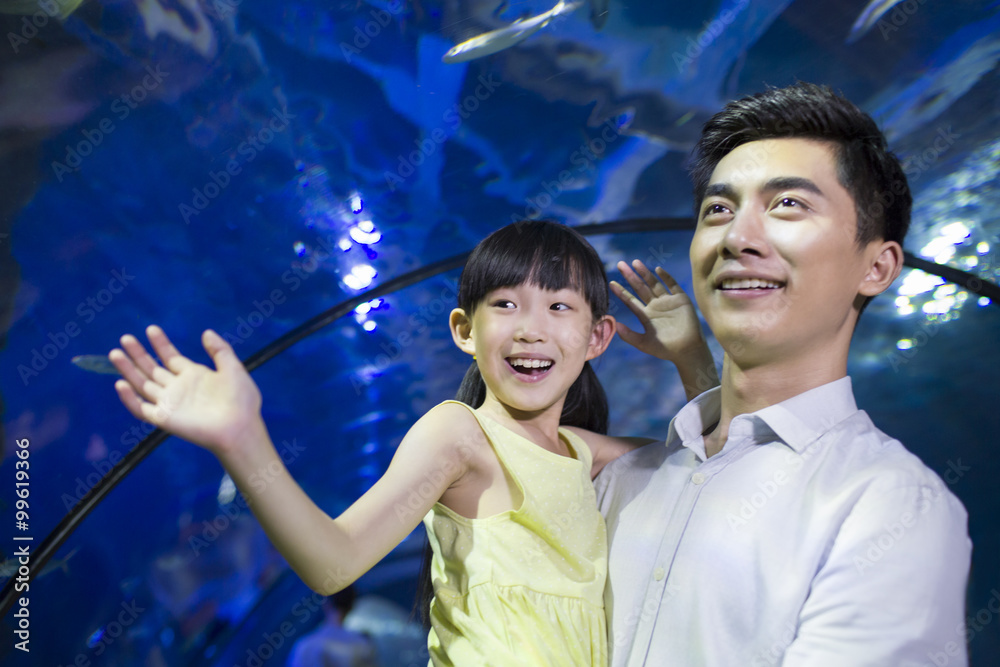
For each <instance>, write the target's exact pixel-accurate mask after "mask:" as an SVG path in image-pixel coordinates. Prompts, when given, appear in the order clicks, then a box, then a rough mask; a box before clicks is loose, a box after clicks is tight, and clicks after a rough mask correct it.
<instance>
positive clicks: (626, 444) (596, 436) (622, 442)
mask: <svg viewBox="0 0 1000 667" xmlns="http://www.w3.org/2000/svg"><path fill="white" fill-rule="evenodd" d="M563 428H565V429H567V430H568V431H571V432H572V433H574V434H576V435H577V436H579V437H580V439H581V440H583V441H584V442H585V443H587V446H588V447H589V448H590V454H591V457H592V458H593V462H594V464H593V467H592V468H591V475H590V476H591V478H593V477H596V476H597V473H599V472H601V470H602V469H603V468H604V466H606V465H608V464H609V463H611V462H612V461H614V460H615V459H617V458H618V457H619V456H621V455H623V454H627V453H629V452H631V451H632V450H634V449H636V448H638V447H642V446H643V445H648V444H649V443H651V442H656V441H657V440H656V439H655V438H644V437H621V436H614V435H604V434H603V433H595V432H593V431H588V430H587V429H585V428H580V427H579V426H564V427H563Z"/></svg>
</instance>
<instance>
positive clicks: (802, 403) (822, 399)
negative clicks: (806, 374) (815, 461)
mask: <svg viewBox="0 0 1000 667" xmlns="http://www.w3.org/2000/svg"><path fill="white" fill-rule="evenodd" d="M857 411H858V405H857V403H855V402H854V390H853V389H852V388H851V378H850V377H849V376H846V375H845V376H844V377H842V378H840V379H839V380H834V381H833V382H827V383H826V384H822V385H820V386H818V387H814V388H812V389H810V390H809V391H804V392H802V393H801V394H798V395H797V396H792V397H791V398H789V399H786V400H784V401H782V402H781V403H775V404H774V405H769V406H768V407H766V408H764V409H762V410H758V411H757V412H755V413H753V415H754V416H755V417H757V418H758V419H760V420H762V421H763V422H764V423H765V424H767V425H768V426H769V427H770V428H771V430H772V431H774V433H775V434H776V435H777V436H778V437H779V438H781V440H782V441H783V442H784V443H785V444H787V445H788V446H789V447H791V448H792V449H794V450H795V451H797V452H801V451H802V450H803V449H805V448H806V447H807V446H809V445H810V444H812V443H813V442H814V441H815V440H816V439H817V438H819V437H820V436H821V435H823V434H824V433H826V432H827V431H829V430H830V429H831V428H833V427H834V426H835V425H837V424H838V423H840V422H842V421H843V420H844V419H846V418H847V417H850V416H851V415H852V414H854V413H855V412H857Z"/></svg>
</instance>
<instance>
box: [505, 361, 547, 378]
mask: <svg viewBox="0 0 1000 667" xmlns="http://www.w3.org/2000/svg"><path fill="white" fill-rule="evenodd" d="M505 361H506V362H507V366H508V367H510V370H511V371H512V372H513V373H514V374H516V375H518V376H519V377H520V378H522V379H525V380H531V381H536V380H540V379H542V378H543V377H544V376H546V375H548V373H549V371H551V370H552V367H553V366H555V362H554V361H552V360H551V359H545V358H540V357H507V358H506V359H505Z"/></svg>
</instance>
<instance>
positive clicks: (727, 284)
mask: <svg viewBox="0 0 1000 667" xmlns="http://www.w3.org/2000/svg"><path fill="white" fill-rule="evenodd" d="M721 287H722V289H774V288H777V287H781V283H778V282H775V281H773V280H764V279H763V278H727V279H726V280H723V281H722V285H721Z"/></svg>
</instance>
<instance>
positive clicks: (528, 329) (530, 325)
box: [514, 313, 545, 343]
mask: <svg viewBox="0 0 1000 667" xmlns="http://www.w3.org/2000/svg"><path fill="white" fill-rule="evenodd" d="M514 337H515V338H516V339H517V340H519V341H521V342H524V343H537V342H540V341H543V340H545V332H544V330H543V329H542V327H541V326H540V324H539V322H538V318H537V317H535V316H533V315H531V314H530V313H525V314H524V315H522V316H521V318H520V320H519V321H518V323H517V329H515V331H514Z"/></svg>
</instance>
